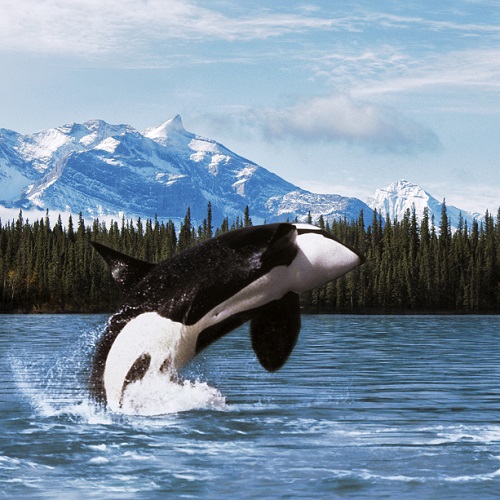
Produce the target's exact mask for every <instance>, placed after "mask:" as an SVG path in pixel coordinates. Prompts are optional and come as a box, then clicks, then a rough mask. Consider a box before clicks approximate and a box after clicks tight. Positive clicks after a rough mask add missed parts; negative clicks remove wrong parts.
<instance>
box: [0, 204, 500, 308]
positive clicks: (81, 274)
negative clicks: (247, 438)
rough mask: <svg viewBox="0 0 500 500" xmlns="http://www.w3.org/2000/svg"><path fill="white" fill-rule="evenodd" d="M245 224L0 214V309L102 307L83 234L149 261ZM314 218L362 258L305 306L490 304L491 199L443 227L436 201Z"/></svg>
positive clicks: (113, 303)
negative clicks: (8, 217)
mask: <svg viewBox="0 0 500 500" xmlns="http://www.w3.org/2000/svg"><path fill="white" fill-rule="evenodd" d="M249 225H252V220H251V218H250V214H249V213H248V208H247V209H246V210H245V213H244V214H243V217H242V218H241V219H239V218H237V219H236V220H235V221H232V222H230V221H229V220H228V219H225V220H224V221H223V223H222V225H221V226H220V227H219V228H213V227H212V216H211V206H210V204H208V207H207V216H206V218H205V220H204V221H203V224H202V225H200V226H195V225H194V224H193V223H192V221H191V215H190V211H189V209H188V211H187V213H186V216H185V217H184V220H183V222H182V223H181V226H180V231H176V228H175V225H174V223H173V222H172V221H168V222H162V221H159V220H157V219H156V218H155V219H153V220H151V219H148V220H145V221H144V220H141V219H138V220H136V221H132V220H125V219H122V220H121V221H112V222H111V223H109V227H108V226H107V225H106V223H104V222H100V221H99V220H95V221H94V222H93V223H92V224H91V225H86V224H85V221H84V219H83V217H82V214H80V216H79V218H78V220H76V221H74V220H73V219H72V217H71V216H69V219H68V221H67V222H66V223H65V224H63V222H62V220H61V218H60V217H59V219H58V220H57V222H56V223H55V224H52V225H51V221H50V216H49V212H48V211H47V213H46V214H45V217H42V218H40V219H39V220H35V221H33V222H30V221H29V220H25V219H24V218H23V213H22V211H20V213H19V216H18V218H17V220H16V219H15V220H12V221H6V222H2V221H0V312H3V313H13V312H16V313H48V312H75V313H77V312H78V313H90V312H112V311H113V310H114V309H115V308H116V307H117V306H118V304H119V301H120V297H119V292H118V290H117V287H116V285H115V283H114V282H113V280H112V278H111V274H110V272H109V269H108V268H107V266H106V264H105V263H104V261H103V260H102V258H101V257H100V256H99V255H98V254H97V252H96V251H95V250H94V249H93V247H92V245H91V244H90V242H91V241H97V242H100V243H103V244H105V245H107V246H109V247H112V248H114V249H116V250H118V251H120V252H123V253H126V254H128V255H131V256H133V257H136V258H138V259H143V260H146V261H149V262H159V261H161V260H164V259H166V258H168V257H170V256H172V255H174V254H175V253H176V252H181V251H183V250H185V249H187V248H189V247H191V246H193V245H196V244H198V243H200V242H202V241H205V240H206V239H208V238H211V237H213V236H215V235H217V234H220V233H223V232H226V231H229V230H231V229H235V228H238V227H244V226H249ZM317 225H318V226H319V227H321V228H322V229H324V230H325V231H327V232H328V233H330V234H331V235H333V236H334V237H335V238H337V239H338V240H339V241H341V242H343V243H346V244H347V245H349V246H351V247H353V248H355V249H356V250H357V251H359V252H360V253H362V254H363V255H364V256H365V257H366V262H365V263H364V264H363V265H362V266H360V267H359V268H358V269H356V270H354V271H352V272H351V273H349V274H347V275H346V276H344V277H342V278H340V279H338V280H336V281H334V282H331V283H328V284H326V285H324V286H323V287H321V288H318V289H315V290H312V291H310V292H307V293H305V294H303V295H302V297H301V302H302V306H303V309H304V311H305V312H321V313H335V312H342V313H385V314H390V313H499V312H500V209H499V211H498V213H497V215H496V217H494V216H492V215H491V214H489V213H488V212H487V213H486V214H485V220H484V221H483V222H481V223H478V222H474V223H473V224H472V227H468V226H467V224H466V223H465V222H464V221H463V220H461V221H460V223H459V225H458V229H457V230H456V231H454V232H453V233H452V232H451V230H450V224H449V220H448V216H447V211H446V204H445V202H443V204H442V209H441V217H440V220H439V221H434V219H433V218H432V217H429V214H428V212H424V215H423V217H422V219H421V220H419V219H418V218H417V216H416V214H415V210H407V212H406V214H405V216H404V217H403V219H402V220H400V221H399V220H389V219H388V218H385V219H382V217H381V216H380V214H377V213H376V212H375V213H374V216H373V218H372V220H371V221H365V220H364V215H363V212H361V213H360V214H359V217H358V219H357V220H355V221H348V220H346V219H343V220H337V221H334V222H331V223H325V222H324V220H323V218H322V217H320V219H319V221H318V224H317Z"/></svg>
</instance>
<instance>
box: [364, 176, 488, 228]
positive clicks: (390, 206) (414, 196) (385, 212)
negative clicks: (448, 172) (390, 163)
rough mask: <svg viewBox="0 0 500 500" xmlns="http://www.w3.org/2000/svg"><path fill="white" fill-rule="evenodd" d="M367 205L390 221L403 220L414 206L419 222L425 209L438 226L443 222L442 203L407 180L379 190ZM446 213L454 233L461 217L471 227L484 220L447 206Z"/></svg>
mask: <svg viewBox="0 0 500 500" xmlns="http://www.w3.org/2000/svg"><path fill="white" fill-rule="evenodd" d="M367 204H368V206H369V207H370V208H371V209H373V210H377V212H378V213H380V214H381V215H382V217H383V218H385V217H386V216H389V219H390V220H394V219H397V220H402V219H403V217H404V215H405V212H406V211H407V210H410V211H411V210H412V207H413V206H414V207H415V213H416V215H417V217H418V218H419V220H421V219H422V216H423V213H424V209H425V208H427V209H428V211H429V218H430V217H432V216H434V220H435V224H436V226H439V222H440V220H441V208H442V201H441V202H440V201H438V200H436V198H434V197H432V196H431V195H430V194H429V193H428V192H427V191H425V190H424V189H422V188H421V187H420V186H417V185H416V184H413V183H411V182H409V181H406V180H400V181H397V182H394V183H392V184H391V185H390V186H388V187H386V188H382V189H377V191H376V192H375V194H374V195H373V196H372V197H370V198H369V199H368V200H367ZM446 213H447V216H448V220H449V222H450V227H451V230H452V231H454V230H456V229H457V227H458V224H459V219H460V216H462V218H463V221H464V222H465V221H466V222H467V225H468V226H469V227H471V225H472V223H473V221H474V220H477V221H481V220H482V216H481V215H480V214H478V213H473V212H467V211H465V210H460V209H459V208H456V207H453V206H449V205H446Z"/></svg>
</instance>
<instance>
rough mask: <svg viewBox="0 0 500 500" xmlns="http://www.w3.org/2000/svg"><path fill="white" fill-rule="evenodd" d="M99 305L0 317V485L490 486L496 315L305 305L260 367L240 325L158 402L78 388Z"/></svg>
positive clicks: (152, 494) (243, 489) (261, 492)
mask: <svg viewBox="0 0 500 500" xmlns="http://www.w3.org/2000/svg"><path fill="white" fill-rule="evenodd" d="M105 320H106V317H104V316H0V352H1V359H0V417H1V418H0V497H4V498H16V497H17V498H19V497H23V496H24V497H30V498H148V499H149V498H164V497H165V496H169V495H170V496H172V497H185V498H193V497H194V498H197V497H205V498H207V497H208V498H235V496H237V497H238V498H255V497H268V498H314V497H317V498H335V497H342V498H377V497H383V498H457V497H461V498H493V497H497V496H498V494H499V492H500V349H499V346H498V339H499V336H500V317H498V316H489V317H485V316H480V317H477V316H464V317H461V316H404V317H402V316H391V317H387V316H304V317H303V328H302V333H301V337H300V340H299V343H298V345H297V347H296V349H295V351H294V353H293V355H292V357H291V359H290V360H289V362H288V364H287V365H286V366H285V367H284V368H283V369H282V370H281V371H280V372H278V373H275V374H269V373H267V372H265V371H264V370H263V369H262V368H261V367H260V365H259V364H258V363H257V361H256V359H255V356H254V354H253V352H252V351H251V348H250V345H249V340H248V334H247V329H246V328H245V327H243V328H241V329H239V330H238V331H236V332H233V333H232V334H230V335H229V336H227V337H226V338H224V339H222V340H221V341H220V342H218V343H217V344H215V345H213V346H212V347H211V348H210V349H208V350H207V351H205V352H204V353H203V355H201V356H200V357H198V358H197V359H196V360H195V361H194V362H193V363H192V364H191V365H190V366H189V367H188V368H187V369H186V370H185V371H184V377H185V378H186V379H188V380H189V381H190V382H186V383H185V384H184V386H183V387H181V388H180V389H179V391H178V392H177V393H174V394H173V395H172V399H173V401H172V402H171V406H170V407H169V408H168V411H171V412H172V413H169V414H165V415H161V416H155V417H145V416H127V415H117V414H110V413H106V412H103V411H100V410H98V409H97V408H95V407H94V406H93V405H92V404H91V403H90V402H89V401H88V399H87V394H86V390H85V379H86V376H87V370H88V364H89V358H90V354H91V350H92V345H93V343H94V342H95V339H96V338H97V336H98V335H99V333H100V331H101V330H102V327H103V325H104V322H105Z"/></svg>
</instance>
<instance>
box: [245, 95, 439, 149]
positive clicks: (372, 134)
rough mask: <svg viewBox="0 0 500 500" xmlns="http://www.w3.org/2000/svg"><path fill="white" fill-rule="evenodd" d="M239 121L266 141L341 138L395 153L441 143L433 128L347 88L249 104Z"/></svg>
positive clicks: (431, 146)
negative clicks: (292, 101) (284, 102)
mask: <svg viewBox="0 0 500 500" xmlns="http://www.w3.org/2000/svg"><path fill="white" fill-rule="evenodd" d="M238 122H239V125H240V126H242V127H243V128H249V129H254V130H255V129H257V130H259V131H260V133H261V134H262V136H263V138H264V139H267V140H270V141H273V140H276V139H292V140H297V139H298V140H303V141H313V142H314V141H320V142H328V141H332V142H344V143H350V144H356V145H360V146H362V147H366V148H368V149H370V150H374V151H384V152H397V153H410V152H418V151H421V150H436V149H439V147H440V144H439V139H438V138H437V137H436V135H435V134H434V133H433V132H432V131H430V130H427V129H426V128H424V127H422V126H421V125H419V124H418V123H416V122H414V121H412V120H410V119H408V118H403V117H401V116H398V115H397V114H396V113H395V112H394V111H393V110H390V109H386V108H382V107H378V106H375V105H373V104H370V103H366V102H356V101H354V100H353V99H352V98H351V97H350V96H349V95H348V94H334V95H331V96H329V97H315V98H312V99H309V100H306V101H303V102H301V103H299V104H296V105H294V106H290V107H287V108H275V109H249V110H247V111H246V112H242V113H240V114H239V118H238Z"/></svg>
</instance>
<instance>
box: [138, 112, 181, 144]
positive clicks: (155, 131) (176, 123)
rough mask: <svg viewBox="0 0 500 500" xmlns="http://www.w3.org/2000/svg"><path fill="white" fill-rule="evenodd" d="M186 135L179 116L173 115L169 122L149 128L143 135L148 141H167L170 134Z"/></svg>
mask: <svg viewBox="0 0 500 500" xmlns="http://www.w3.org/2000/svg"><path fill="white" fill-rule="evenodd" d="M176 133H177V134H183V135H184V134H186V129H185V128H184V125H183V124H182V118H181V116H180V115H175V116H174V117H173V118H171V119H170V120H167V121H166V122H164V123H162V124H161V125H159V126H157V127H151V128H148V129H147V130H146V132H145V133H144V135H145V136H146V137H148V138H149V139H153V140H154V139H167V138H168V137H169V136H171V135H172V134H176Z"/></svg>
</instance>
